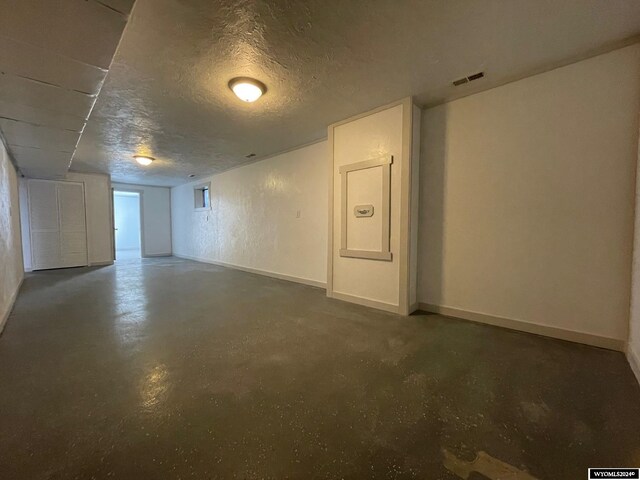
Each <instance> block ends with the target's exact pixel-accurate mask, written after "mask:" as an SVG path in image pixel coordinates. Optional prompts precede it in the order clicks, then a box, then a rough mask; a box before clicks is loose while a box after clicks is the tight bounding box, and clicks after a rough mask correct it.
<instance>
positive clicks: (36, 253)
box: [29, 180, 87, 270]
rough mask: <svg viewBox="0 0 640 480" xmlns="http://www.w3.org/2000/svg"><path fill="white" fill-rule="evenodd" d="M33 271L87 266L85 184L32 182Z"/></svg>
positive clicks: (30, 197)
mask: <svg viewBox="0 0 640 480" xmlns="http://www.w3.org/2000/svg"><path fill="white" fill-rule="evenodd" d="M29 219H30V226H31V250H32V257H33V269H34V270H42V269H47V268H64V267H78V266H82V265H87V226H86V216H85V201H84V185H83V184H82V183H75V182H56V181H51V180H29Z"/></svg>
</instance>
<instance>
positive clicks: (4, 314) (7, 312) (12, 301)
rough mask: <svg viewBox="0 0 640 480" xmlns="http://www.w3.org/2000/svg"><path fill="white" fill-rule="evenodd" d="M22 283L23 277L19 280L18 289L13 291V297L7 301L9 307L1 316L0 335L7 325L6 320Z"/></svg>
mask: <svg viewBox="0 0 640 480" xmlns="http://www.w3.org/2000/svg"><path fill="white" fill-rule="evenodd" d="M22 282H24V275H23V276H22V278H21V279H20V283H18V287H17V288H16V289H15V291H14V292H13V295H11V298H10V299H9V306H8V308H7V311H6V312H4V313H3V314H2V319H0V333H2V331H3V330H4V327H5V325H6V324H7V320H9V315H11V311H12V310H13V306H14V305H15V303H16V299H17V298H18V293H20V287H22Z"/></svg>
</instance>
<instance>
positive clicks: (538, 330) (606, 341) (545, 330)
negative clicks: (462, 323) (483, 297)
mask: <svg viewBox="0 0 640 480" xmlns="http://www.w3.org/2000/svg"><path fill="white" fill-rule="evenodd" d="M419 306H420V310H423V311H425V312H430V313H437V314H440V315H443V316H445V317H453V318H461V319H463V320H470V321H472V322H477V323H484V324H487V325H493V326H496V327H502V328H508V329H510V330H517V331H519V332H526V333H533V334H535V335H542V336H544V337H551V338H558V339H560V340H566V341H568V342H574V343H582V344H585V345H591V346H594V347H600V348H606V349H609V350H616V351H619V352H624V351H625V347H626V342H625V341H624V340H618V339H617V338H609V337H601V336H599V335H593V334H591V333H585V332H577V331H574V330H565V329H564V328H557V327H550V326H547V325H540V324H537V323H531V322H525V321H523V320H515V319H513V318H505V317H496V316H494V315H487V314H485V313H478V312H471V311H467V310H460V309H457V308H452V307H445V306H440V305H431V304H428V303H422V302H420V304H419Z"/></svg>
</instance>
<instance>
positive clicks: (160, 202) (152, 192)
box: [112, 183, 171, 256]
mask: <svg viewBox="0 0 640 480" xmlns="http://www.w3.org/2000/svg"><path fill="white" fill-rule="evenodd" d="M112 186H113V188H114V189H116V190H124V191H127V190H130V191H136V192H140V193H142V200H141V201H142V217H143V218H142V230H143V232H142V237H143V249H142V253H143V255H146V256H161V255H171V189H169V188H166V187H149V186H146V185H129V184H125V183H114V184H112Z"/></svg>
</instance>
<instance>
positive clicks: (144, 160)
mask: <svg viewBox="0 0 640 480" xmlns="http://www.w3.org/2000/svg"><path fill="white" fill-rule="evenodd" d="M133 158H135V159H136V162H138V163H139V164H140V165H144V166H145V167H146V166H147V165H151V162H153V161H154V160H155V158H153V157H147V156H146V155H134V156H133Z"/></svg>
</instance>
